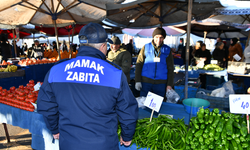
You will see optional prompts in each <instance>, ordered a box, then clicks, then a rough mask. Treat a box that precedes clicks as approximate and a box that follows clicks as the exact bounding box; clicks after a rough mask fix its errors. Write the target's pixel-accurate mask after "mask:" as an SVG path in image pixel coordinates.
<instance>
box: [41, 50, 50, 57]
mask: <svg viewBox="0 0 250 150" xmlns="http://www.w3.org/2000/svg"><path fill="white" fill-rule="evenodd" d="M51 53H52V50H51V49H49V50H45V51H44V53H43V57H49V55H51Z"/></svg>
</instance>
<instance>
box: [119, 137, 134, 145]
mask: <svg viewBox="0 0 250 150" xmlns="http://www.w3.org/2000/svg"><path fill="white" fill-rule="evenodd" d="M131 142H132V141H123V139H122V136H120V144H121V145H125V146H129V145H130V144H131Z"/></svg>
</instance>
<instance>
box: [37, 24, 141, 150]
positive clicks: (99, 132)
mask: <svg viewBox="0 0 250 150" xmlns="http://www.w3.org/2000/svg"><path fill="white" fill-rule="evenodd" d="M107 38H108V36H107V33H106V31H105V29H104V28H103V27H102V26H101V25H99V24H97V23H89V24H87V25H85V26H84V27H83V28H82V29H81V30H80V33H79V40H80V43H81V47H80V48H79V49H78V54H77V56H76V58H72V59H64V60H61V61H60V62H58V63H57V64H55V65H54V66H53V67H52V68H51V69H50V71H49V72H48V73H47V75H46V77H45V79H44V82H43V84H42V86H41V88H40V91H39V94H38V99H37V110H38V113H41V114H43V116H44V120H45V123H46V125H47V127H48V129H49V130H50V131H51V132H52V134H53V137H54V138H55V139H59V146H60V150H91V149H93V150H119V138H118V135H117V128H118V120H119V123H120V126H121V137H120V144H121V145H123V144H124V145H125V146H129V145H130V144H131V141H132V138H133V135H134V132H135V128H136V122H137V119H138V104H137V101H136V99H135V97H134V96H133V93H132V92H131V90H130V88H129V85H128V83H127V79H126V76H125V74H124V73H123V72H122V70H121V68H120V67H119V66H117V65H115V64H113V63H111V62H109V61H107V60H106V56H105V55H106V53H107V40H108V39H107Z"/></svg>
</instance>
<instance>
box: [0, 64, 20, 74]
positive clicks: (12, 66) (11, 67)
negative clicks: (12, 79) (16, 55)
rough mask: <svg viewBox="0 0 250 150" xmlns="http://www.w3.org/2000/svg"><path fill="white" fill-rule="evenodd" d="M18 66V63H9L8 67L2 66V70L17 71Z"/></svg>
mask: <svg viewBox="0 0 250 150" xmlns="http://www.w3.org/2000/svg"><path fill="white" fill-rule="evenodd" d="M16 71H17V66H16V65H8V66H7V67H6V68H0V72H16Z"/></svg>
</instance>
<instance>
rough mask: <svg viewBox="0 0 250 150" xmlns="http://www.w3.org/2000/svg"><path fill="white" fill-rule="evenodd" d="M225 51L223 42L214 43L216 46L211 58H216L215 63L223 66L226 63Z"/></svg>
mask: <svg viewBox="0 0 250 150" xmlns="http://www.w3.org/2000/svg"><path fill="white" fill-rule="evenodd" d="M226 57H227V56H226V52H225V49H224V43H223V42H219V43H217V44H216V48H215V49H214V51H213V59H214V60H217V61H218V63H217V65H218V66H220V67H222V68H224V67H225V64H226Z"/></svg>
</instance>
